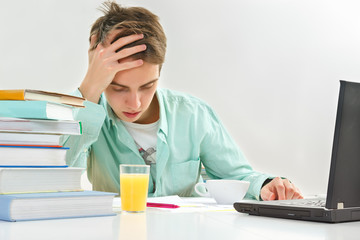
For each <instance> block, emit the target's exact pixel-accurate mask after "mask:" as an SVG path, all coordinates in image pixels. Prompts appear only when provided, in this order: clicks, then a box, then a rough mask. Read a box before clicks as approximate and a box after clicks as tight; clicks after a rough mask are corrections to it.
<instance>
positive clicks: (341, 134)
mask: <svg viewBox="0 0 360 240" xmlns="http://www.w3.org/2000/svg"><path fill="white" fill-rule="evenodd" d="M234 208H235V209H236V210H237V211H238V212H241V213H248V214H250V215H258V216H268V217H277V218H288V219H299V220H308V221H319V222H331V223H336V222H347V221H357V220H360V83H354V82H348V81H343V80H340V93H339V100H338V108H337V115H336V123H335V133H334V141H333V149H332V156H331V166H330V174H329V182H328V190H327V195H326V197H324V198H323V199H321V198H319V199H299V200H283V201H246V200H244V201H240V202H236V203H234Z"/></svg>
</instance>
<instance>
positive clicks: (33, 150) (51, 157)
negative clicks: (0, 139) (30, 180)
mask: <svg viewBox="0 0 360 240" xmlns="http://www.w3.org/2000/svg"><path fill="white" fill-rule="evenodd" d="M68 149H69V148H67V147H60V146H59V147H44V146H23V145H0V156H1V157H0V167H67V165H66V151H67V150H68Z"/></svg>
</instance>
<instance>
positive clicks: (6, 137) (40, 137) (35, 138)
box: [0, 132, 61, 146]
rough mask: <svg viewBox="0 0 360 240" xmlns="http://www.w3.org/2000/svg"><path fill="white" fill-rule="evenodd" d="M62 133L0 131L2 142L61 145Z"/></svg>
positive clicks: (0, 141)
mask: <svg viewBox="0 0 360 240" xmlns="http://www.w3.org/2000/svg"><path fill="white" fill-rule="evenodd" d="M60 138H61V135H55V134H34V133H16V132H14V133H9V132H0V144H10V145H45V146H59V145H60Z"/></svg>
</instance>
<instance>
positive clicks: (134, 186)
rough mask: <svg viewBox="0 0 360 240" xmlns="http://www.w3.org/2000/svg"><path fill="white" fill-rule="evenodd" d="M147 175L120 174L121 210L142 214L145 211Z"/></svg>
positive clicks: (147, 185)
mask: <svg viewBox="0 0 360 240" xmlns="http://www.w3.org/2000/svg"><path fill="white" fill-rule="evenodd" d="M148 187H149V174H137V173H134V174H132V173H129V174H120V196H121V209H122V210H124V211H130V212H142V211H145V209H146V199H147V194H148Z"/></svg>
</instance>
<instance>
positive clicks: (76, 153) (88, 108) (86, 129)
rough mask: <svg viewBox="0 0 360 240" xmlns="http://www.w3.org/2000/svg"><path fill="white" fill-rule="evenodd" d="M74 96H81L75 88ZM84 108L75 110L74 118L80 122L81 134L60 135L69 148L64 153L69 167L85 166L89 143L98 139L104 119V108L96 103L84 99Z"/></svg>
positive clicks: (65, 145)
mask: <svg viewBox="0 0 360 240" xmlns="http://www.w3.org/2000/svg"><path fill="white" fill-rule="evenodd" d="M73 95H75V96H82V95H81V93H80V91H79V90H77V91H75V92H74V93H73ZM84 105H85V108H78V109H76V110H75V114H74V115H75V119H76V120H77V121H80V122H81V125H82V135H80V136H77V135H70V136H69V135H66V136H63V137H62V145H63V146H64V147H69V148H70V149H69V150H68V151H67V153H66V163H67V164H68V165H69V166H71V167H81V168H86V167H87V158H88V156H89V152H90V148H91V145H92V144H93V143H94V142H95V141H96V140H97V139H98V136H99V133H100V130H101V127H102V125H103V123H104V119H105V116H106V114H105V110H104V108H103V107H102V106H101V105H99V104H96V103H93V102H90V101H85V102H84Z"/></svg>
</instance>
